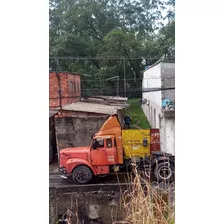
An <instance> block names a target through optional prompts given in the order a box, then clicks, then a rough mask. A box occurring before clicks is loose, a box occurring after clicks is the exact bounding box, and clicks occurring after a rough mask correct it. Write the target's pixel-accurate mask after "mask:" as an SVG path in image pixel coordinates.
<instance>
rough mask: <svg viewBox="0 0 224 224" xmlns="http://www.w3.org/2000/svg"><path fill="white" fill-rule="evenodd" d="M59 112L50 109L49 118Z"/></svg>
mask: <svg viewBox="0 0 224 224" xmlns="http://www.w3.org/2000/svg"><path fill="white" fill-rule="evenodd" d="M57 113H58V110H50V111H49V118H50V117H53V116H54V115H55V114H57Z"/></svg>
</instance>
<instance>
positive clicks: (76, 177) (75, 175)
mask: <svg viewBox="0 0 224 224" xmlns="http://www.w3.org/2000/svg"><path fill="white" fill-rule="evenodd" d="M92 176H93V175H92V171H91V170H90V168H89V167H87V166H82V165H81V166H77V167H75V168H74V170H73V172H72V179H73V181H74V182H75V183H76V184H87V183H89V182H90V181H91V180H92Z"/></svg>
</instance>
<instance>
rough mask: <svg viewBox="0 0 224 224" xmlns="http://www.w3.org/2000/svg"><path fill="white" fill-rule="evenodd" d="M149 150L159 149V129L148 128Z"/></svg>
mask: <svg viewBox="0 0 224 224" xmlns="http://www.w3.org/2000/svg"><path fill="white" fill-rule="evenodd" d="M150 151H151V152H156V151H160V133H159V129H157V128H154V129H150Z"/></svg>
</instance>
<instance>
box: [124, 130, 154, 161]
mask: <svg viewBox="0 0 224 224" xmlns="http://www.w3.org/2000/svg"><path fill="white" fill-rule="evenodd" d="M122 143H123V147H124V157H126V158H131V157H145V156H149V155H150V130H144V129H142V130H134V129H133V130H132V129H128V130H122Z"/></svg>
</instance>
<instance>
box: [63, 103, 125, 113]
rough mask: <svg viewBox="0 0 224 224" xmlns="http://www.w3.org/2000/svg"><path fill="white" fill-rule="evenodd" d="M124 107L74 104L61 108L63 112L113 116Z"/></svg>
mask: <svg viewBox="0 0 224 224" xmlns="http://www.w3.org/2000/svg"><path fill="white" fill-rule="evenodd" d="M123 108H124V106H120V105H119V106H118V107H117V106H116V105H113V106H112V105H103V104H97V103H86V102H76V103H72V104H69V105H66V106H63V107H62V109H63V110H70V111H82V112H90V113H100V114H109V115H111V114H115V113H117V109H123Z"/></svg>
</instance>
